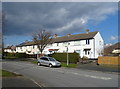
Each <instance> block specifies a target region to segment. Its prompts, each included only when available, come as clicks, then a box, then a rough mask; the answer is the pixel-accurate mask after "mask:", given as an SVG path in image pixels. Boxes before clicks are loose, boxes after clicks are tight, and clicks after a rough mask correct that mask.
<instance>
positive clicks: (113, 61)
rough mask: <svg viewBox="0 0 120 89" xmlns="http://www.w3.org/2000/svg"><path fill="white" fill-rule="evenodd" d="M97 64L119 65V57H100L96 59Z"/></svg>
mask: <svg viewBox="0 0 120 89" xmlns="http://www.w3.org/2000/svg"><path fill="white" fill-rule="evenodd" d="M98 64H108V65H120V57H113V56H100V57H98Z"/></svg>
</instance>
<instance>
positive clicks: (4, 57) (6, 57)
mask: <svg viewBox="0 0 120 89" xmlns="http://www.w3.org/2000/svg"><path fill="white" fill-rule="evenodd" d="M16 58H18V57H7V56H6V57H4V59H16Z"/></svg>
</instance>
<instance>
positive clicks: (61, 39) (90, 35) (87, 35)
mask: <svg viewBox="0 0 120 89" xmlns="http://www.w3.org/2000/svg"><path fill="white" fill-rule="evenodd" d="M97 33H98V31H96V32H89V33H83V34H75V35H70V36H69V37H68V36H63V37H57V38H53V39H52V42H51V43H53V42H54V43H59V42H67V41H75V40H83V39H92V38H93V37H94V36H95V35H96V34H97ZM27 45H35V43H34V42H33V41H31V42H25V43H22V44H20V45H17V47H20V46H27Z"/></svg>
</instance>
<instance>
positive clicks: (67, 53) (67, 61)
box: [66, 46, 69, 66]
mask: <svg viewBox="0 0 120 89" xmlns="http://www.w3.org/2000/svg"><path fill="white" fill-rule="evenodd" d="M66 47H67V66H68V65H69V58H68V46H66Z"/></svg>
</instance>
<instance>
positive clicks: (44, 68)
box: [19, 65, 112, 80]
mask: <svg viewBox="0 0 120 89" xmlns="http://www.w3.org/2000/svg"><path fill="white" fill-rule="evenodd" d="M19 66H21V65H19ZM41 70H52V71H56V72H60V73H63V74H65V73H71V74H74V75H79V76H84V77H89V78H94V79H102V80H110V79H112V78H110V77H102V76H93V75H87V74H80V73H76V72H68V71H63V70H56V69H52V68H47V67H41Z"/></svg>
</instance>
